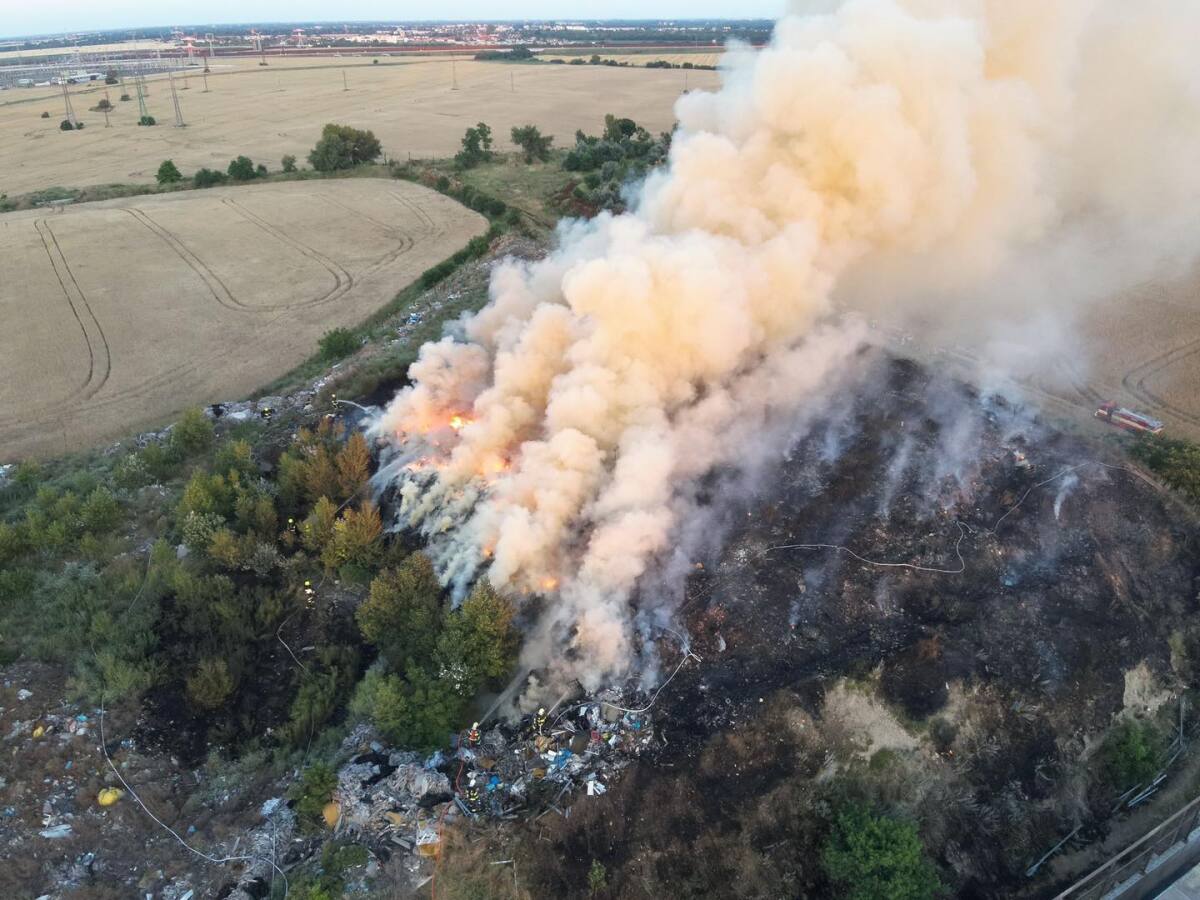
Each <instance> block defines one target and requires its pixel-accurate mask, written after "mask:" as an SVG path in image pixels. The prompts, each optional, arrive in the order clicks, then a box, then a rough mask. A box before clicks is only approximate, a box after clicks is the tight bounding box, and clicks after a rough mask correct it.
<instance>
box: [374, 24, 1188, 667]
mask: <svg viewBox="0 0 1200 900" xmlns="http://www.w3.org/2000/svg"><path fill="white" fill-rule="evenodd" d="M793 10H794V11H793V12H792V13H791V14H790V15H788V16H786V17H784V18H783V19H781V20H780V21H779V22H778V24H777V26H776V29H775V34H774V38H773V40H772V42H771V45H770V46H769V47H767V48H764V49H762V50H761V51H757V52H755V51H750V50H735V51H733V52H731V53H730V54H728V62H727V64H726V66H725V67H724V69H723V86H722V88H721V89H720V90H719V91H717V92H715V93H705V92H692V93H690V94H687V95H686V96H683V97H681V98H680V100H679V101H678V103H677V106H676V112H677V115H678V119H679V126H678V130H677V132H676V134H675V138H674V141H673V144H672V148H671V153H670V160H669V164H668V165H667V166H666V167H665V168H664V169H663V170H661V171H659V172H657V173H655V174H654V175H652V176H651V177H650V178H649V179H648V180H647V182H646V183H645V184H644V185H642V186H641V187H640V188H639V189H638V191H637V196H636V200H635V203H634V205H633V208H632V211H631V212H630V213H628V214H625V215H619V216H610V215H601V216H599V217H598V218H596V219H595V220H593V221H591V222H587V223H573V224H568V225H565V226H564V227H563V229H562V231H561V234H560V246H559V248H558V249H557V250H556V251H555V252H554V253H553V254H552V255H551V256H549V257H548V258H546V259H545V260H542V261H539V262H535V263H519V262H506V263H503V264H501V265H500V266H499V267H498V268H497V269H496V270H495V273H494V276H493V278H492V282H491V286H490V302H489V304H488V305H487V307H486V308H485V309H483V310H482V311H481V312H480V313H478V314H477V315H475V316H473V317H470V318H467V319H465V320H464V321H463V322H461V323H460V324H459V326H458V328H457V330H456V332H455V333H454V334H453V335H452V336H449V337H447V338H445V339H443V340H441V341H439V342H437V343H432V344H429V345H426V346H425V347H424V348H423V350H422V352H421V355H420V358H419V360H418V362H417V363H416V364H414V366H413V367H412V370H411V372H410V375H411V377H412V381H413V384H412V386H411V387H409V388H406V389H405V390H403V391H402V392H401V393H400V395H399V396H397V398H396V399H395V401H394V402H393V403H392V404H391V405H390V407H389V408H388V409H387V411H386V413H385V414H384V415H383V416H382V418H381V419H380V420H379V421H378V422H377V424H376V428H377V430H378V432H379V433H381V434H384V435H387V436H388V437H389V438H390V439H392V441H393V442H394V445H395V447H396V456H395V459H394V460H393V462H392V464H391V465H390V466H389V467H387V469H386V470H385V472H384V474H383V478H384V479H385V480H386V481H388V482H389V483H394V484H395V485H396V487H397V489H398V492H399V495H400V496H401V498H402V503H401V512H400V516H401V523H402V524H404V525H408V526H414V527H417V528H419V529H420V530H421V531H422V532H423V533H424V534H425V535H426V536H427V537H428V539H429V542H430V552H431V553H432V555H433V556H434V558H435V561H436V564H437V566H438V568H439V571H440V572H441V573H442V574H443V577H444V578H445V580H446V582H447V583H448V584H451V585H453V586H454V587H455V588H456V589H458V590H460V591H461V590H463V589H465V587H466V586H467V585H468V584H469V583H470V582H471V581H472V580H473V579H474V578H477V577H479V576H481V575H486V576H487V577H488V578H490V579H491V581H492V582H493V584H495V585H496V586H498V587H500V588H503V589H506V590H509V591H511V592H513V593H514V594H516V595H519V596H530V595H540V596H543V597H544V600H543V601H542V603H541V606H540V609H541V612H540V614H539V615H540V617H539V623H540V624H539V625H538V629H537V633H536V634H533V635H531V636H530V639H529V641H528V642H527V645H526V660H525V661H526V663H527V664H528V665H529V666H530V667H548V668H551V669H554V670H557V672H558V674H559V675H566V676H573V677H578V678H579V679H580V680H581V681H583V683H584V684H585V685H587V686H589V687H590V686H595V685H596V684H598V683H599V682H601V681H602V680H603V679H605V678H610V677H617V676H620V675H621V674H623V673H625V672H627V671H628V670H629V668H630V666H631V665H633V664H634V663H635V661H636V660H637V657H638V654H639V652H641V651H640V648H641V647H642V646H644V644H643V642H642V640H641V638H644V637H648V636H652V635H653V633H654V631H653V630H654V626H655V623H662V622H665V621H668V620H669V618H670V615H669V614H670V608H669V603H670V600H669V595H660V593H659V591H658V590H657V589H656V590H655V591H653V592H651V591H649V590H647V589H645V585H646V584H647V583H648V582H653V584H655V585H656V586H661V585H662V584H663V583H664V580H663V579H662V577H661V576H662V574H663V572H668V571H669V572H675V573H678V572H680V571H681V570H682V569H683V568H684V567H686V566H687V565H689V549H690V546H692V544H693V542H701V541H703V539H704V534H703V529H702V528H698V527H697V526H696V523H697V522H698V521H703V520H702V519H697V518H696V514H697V506H698V501H697V500H696V499H695V497H696V496H698V495H697V492H696V490H695V488H696V485H697V483H698V482H699V480H700V479H701V478H702V477H703V476H705V475H706V473H709V472H712V471H713V470H714V469H725V468H730V467H733V468H739V467H744V466H747V465H749V464H750V463H752V462H754V461H756V460H762V459H765V458H767V457H768V456H769V455H770V453H772V452H775V453H778V452H779V451H780V450H781V449H782V448H783V447H784V446H785V445H786V443H787V441H788V440H789V439H792V438H794V436H795V434H796V433H797V431H798V430H799V429H802V428H803V427H804V422H805V421H806V417H809V416H811V415H814V414H815V413H816V411H818V410H821V409H823V408H825V407H826V406H827V405H828V404H829V403H831V402H832V399H831V398H834V397H835V396H836V391H837V390H838V386H839V385H840V384H841V383H842V378H843V377H844V374H843V373H844V372H845V371H846V370H847V368H848V364H849V363H850V361H852V360H853V359H854V358H855V355H856V352H857V350H858V349H859V348H860V347H861V345H862V344H863V342H864V341H865V340H867V339H868V337H869V334H870V331H869V329H867V328H866V327H865V326H863V325H861V324H856V322H857V321H858V320H855V319H854V318H853V317H847V316H845V315H844V313H845V311H846V310H847V309H850V308H859V309H863V310H866V311H868V315H869V316H870V317H874V318H886V319H887V320H888V321H889V322H895V321H904V320H906V319H907V320H909V322H910V324H909V327H911V322H914V321H919V322H923V323H924V328H925V329H926V331H928V330H929V329H931V328H933V327H937V328H939V329H942V330H943V331H944V333H945V335H946V336H947V337H948V338H952V339H954V340H956V341H963V340H971V341H973V342H974V343H976V344H977V345H978V346H980V347H981V348H983V349H985V350H990V351H994V352H992V355H993V356H994V357H995V358H997V359H1000V358H1002V357H1003V356H1005V355H1006V354H1007V353H1008V352H1009V351H1011V349H1012V348H1013V347H1020V346H1028V345H1029V343H1030V341H1031V335H1034V334H1036V335H1038V336H1040V337H1053V336H1056V335H1062V334H1064V333H1066V332H1067V326H1068V324H1069V321H1070V319H1069V314H1070V313H1071V312H1073V311H1075V310H1076V309H1078V307H1079V304H1080V303H1081V302H1082V301H1085V300H1087V299H1089V298H1091V297H1094V296H1099V295H1100V294H1101V292H1111V291H1113V290H1115V289H1117V288H1119V287H1120V285H1121V284H1122V283H1123V281H1132V280H1137V279H1140V278H1144V277H1146V275H1147V274H1148V273H1149V272H1151V271H1154V270H1155V269H1156V268H1157V267H1161V266H1163V265H1164V264H1166V263H1171V264H1182V263H1183V262H1184V261H1185V260H1187V259H1189V258H1190V254H1191V253H1192V251H1194V250H1195V248H1196V244H1195V236H1196V234H1195V226H1194V219H1195V212H1194V211H1195V209H1196V201H1197V199H1200V190H1198V188H1200V163H1198V162H1197V160H1198V159H1200V156H1198V155H1197V153H1196V151H1197V150H1200V114H1198V113H1200V94H1198V90H1200V88H1198V85H1200V80H1198V79H1197V73H1198V71H1200V64H1198V62H1197V60H1198V59H1200V56H1197V54H1195V52H1194V46H1193V44H1194V37H1195V35H1196V34H1200V10H1198V9H1197V5H1196V4H1195V3H1194V2H1193V0H1143V2H1138V3H1129V2H1126V0H1055V2H1053V3H1046V2H1044V0H847V2H844V3H836V2H828V0H826V2H809V3H800V4H797V5H796V6H794V7H793ZM617 112H620V111H617ZM998 348H999V349H998ZM1038 352H1039V353H1042V352H1044V344H1042V345H1039V348H1038ZM651 575H652V576H654V577H653V578H650V577H648V576H651ZM652 594H653V596H652ZM639 632H640V634H639Z"/></svg>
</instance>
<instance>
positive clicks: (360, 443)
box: [337, 431, 371, 497]
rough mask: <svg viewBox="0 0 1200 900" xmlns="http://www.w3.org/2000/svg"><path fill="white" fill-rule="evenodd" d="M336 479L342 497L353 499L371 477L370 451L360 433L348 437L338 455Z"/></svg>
mask: <svg viewBox="0 0 1200 900" xmlns="http://www.w3.org/2000/svg"><path fill="white" fill-rule="evenodd" d="M337 477H338V486H339V487H340V488H341V491H342V495H343V496H346V497H353V496H354V495H355V494H357V493H358V492H359V491H361V490H362V489H363V488H364V487H366V484H367V480H368V479H369V478H370V477H371V451H370V450H368V449H367V439H366V438H365V437H363V435H362V432H361V431H356V432H354V434H352V435H350V439H349V440H348V441H346V445H345V446H344V447H342V450H341V452H340V453H338V456H337Z"/></svg>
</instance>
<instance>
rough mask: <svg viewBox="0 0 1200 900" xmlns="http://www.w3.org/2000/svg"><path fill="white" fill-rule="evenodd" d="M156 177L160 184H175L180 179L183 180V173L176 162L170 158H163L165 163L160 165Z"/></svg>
mask: <svg viewBox="0 0 1200 900" xmlns="http://www.w3.org/2000/svg"><path fill="white" fill-rule="evenodd" d="M154 177H155V179H157V181H158V183H159V184H175V183H176V182H178V181H183V173H182V172H180V171H179V169H178V167H177V166H176V165H175V162H174V161H173V160H170V159H166V160H163V164H162V165H161V166H159V167H158V173H157V174H156V175H155V176H154Z"/></svg>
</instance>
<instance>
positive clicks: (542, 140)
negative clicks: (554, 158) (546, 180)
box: [512, 125, 554, 163]
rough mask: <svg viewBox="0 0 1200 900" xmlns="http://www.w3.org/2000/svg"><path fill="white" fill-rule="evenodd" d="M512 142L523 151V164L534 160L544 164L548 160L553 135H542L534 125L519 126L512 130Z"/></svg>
mask: <svg viewBox="0 0 1200 900" xmlns="http://www.w3.org/2000/svg"><path fill="white" fill-rule="evenodd" d="M512 142H513V143H514V144H516V145H517V146H518V147H520V148H521V149H522V150H524V151H525V162H527V163H531V162H533V161H534V160H535V159H537V160H541V161H542V162H545V161H546V160H547V159H549V158H550V145H551V144H553V143H554V137H553V135H543V134H542V133H541V131H539V130H538V127H537V126H536V125H521V126H519V127H514V128H513V130H512Z"/></svg>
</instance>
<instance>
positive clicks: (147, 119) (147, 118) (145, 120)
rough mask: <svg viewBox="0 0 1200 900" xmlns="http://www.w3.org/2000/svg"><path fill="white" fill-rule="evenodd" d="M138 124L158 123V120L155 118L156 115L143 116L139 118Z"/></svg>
mask: <svg viewBox="0 0 1200 900" xmlns="http://www.w3.org/2000/svg"><path fill="white" fill-rule="evenodd" d="M121 99H122V100H124V99H125V98H124V97H122V98H121ZM138 124H139V125H145V126H150V125H157V124H158V120H157V119H155V118H154V116H142V117H141V118H140V119H138Z"/></svg>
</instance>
